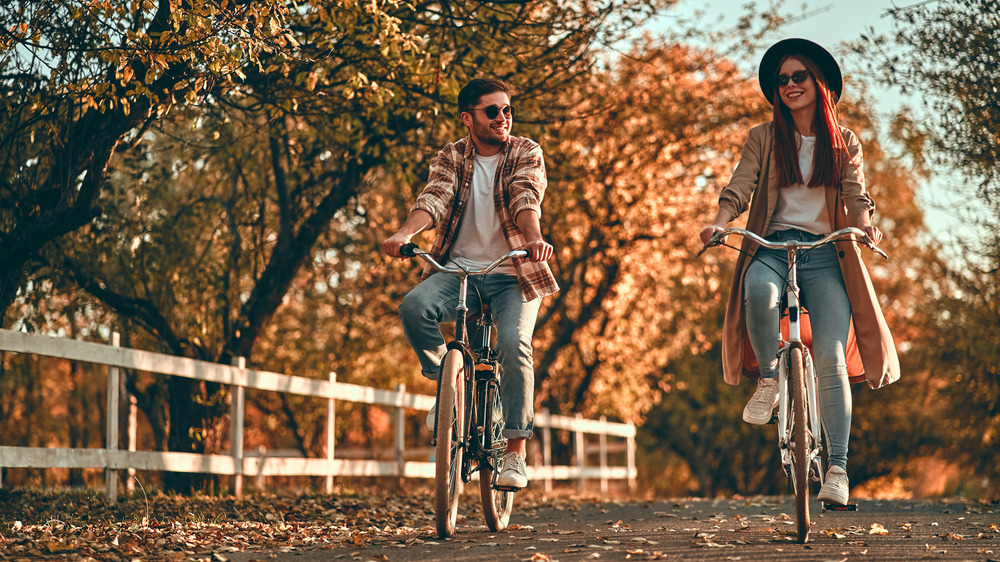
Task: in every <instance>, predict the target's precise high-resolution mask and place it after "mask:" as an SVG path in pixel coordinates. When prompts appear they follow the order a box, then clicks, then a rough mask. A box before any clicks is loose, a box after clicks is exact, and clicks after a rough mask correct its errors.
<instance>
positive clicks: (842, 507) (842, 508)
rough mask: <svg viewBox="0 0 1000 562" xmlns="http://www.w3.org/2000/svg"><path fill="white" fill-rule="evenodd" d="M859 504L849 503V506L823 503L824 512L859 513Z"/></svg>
mask: <svg viewBox="0 0 1000 562" xmlns="http://www.w3.org/2000/svg"><path fill="white" fill-rule="evenodd" d="M857 510H858V504H856V503H849V504H847V505H840V504H835V503H826V502H823V511H857Z"/></svg>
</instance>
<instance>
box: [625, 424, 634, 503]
mask: <svg viewBox="0 0 1000 562" xmlns="http://www.w3.org/2000/svg"><path fill="white" fill-rule="evenodd" d="M628 425H629V427H630V428H631V429H632V432H631V433H630V434H629V436H628V438H627V440H626V441H625V449H626V451H627V455H626V456H627V457H628V459H627V460H626V461H625V462H627V463H628V491H629V492H635V424H634V423H632V422H629V424H628Z"/></svg>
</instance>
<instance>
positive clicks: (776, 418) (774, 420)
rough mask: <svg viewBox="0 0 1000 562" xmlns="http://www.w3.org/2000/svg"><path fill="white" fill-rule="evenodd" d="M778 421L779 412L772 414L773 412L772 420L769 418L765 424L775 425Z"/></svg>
mask: <svg viewBox="0 0 1000 562" xmlns="http://www.w3.org/2000/svg"><path fill="white" fill-rule="evenodd" d="M776 423H778V414H774V413H772V414H771V419H770V420H768V421H767V424H765V425H774V424H776Z"/></svg>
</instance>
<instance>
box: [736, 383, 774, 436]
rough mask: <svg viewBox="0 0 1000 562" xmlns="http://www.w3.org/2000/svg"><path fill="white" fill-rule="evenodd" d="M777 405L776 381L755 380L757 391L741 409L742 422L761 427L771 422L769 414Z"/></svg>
mask: <svg viewBox="0 0 1000 562" xmlns="http://www.w3.org/2000/svg"><path fill="white" fill-rule="evenodd" d="M777 405H778V379H776V378H773V379H766V378H764V377H761V378H759V379H757V390H756V391H755V392H754V393H753V396H751V397H750V401H749V402H747V405H746V407H745V408H743V421H745V422H747V423H752V424H756V425H763V424H765V423H768V422H770V421H771V412H773V411H774V407H775V406H777Z"/></svg>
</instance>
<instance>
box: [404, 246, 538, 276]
mask: <svg viewBox="0 0 1000 562" xmlns="http://www.w3.org/2000/svg"><path fill="white" fill-rule="evenodd" d="M399 253H400V254H402V255H403V256H406V257H408V258H414V257H420V258H421V259H423V260H424V261H425V262H427V263H428V264H430V266H431V267H433V268H434V269H436V270H438V271H440V272H441V273H452V274H456V275H462V274H464V275H485V274H487V273H489V272H491V271H493V270H494V269H496V268H497V267H498V266H499V265H500V264H502V263H503V262H505V261H507V260H509V259H512V258H526V257H528V251H527V250H511V251H509V252H507V253H506V254H504V255H502V256H500V257H499V258H497V259H495V260H493V263H491V264H489V265H487V266H486V267H484V268H482V269H465V268H458V267H445V266H443V265H441V264H439V263H438V262H437V260H435V259H434V257H433V256H431V255H430V254H428V253H427V252H425V251H423V250H421V249H420V248H419V247H417V245H416V244H413V243H410V244H404V245H403V246H401V247H400V248H399Z"/></svg>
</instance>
